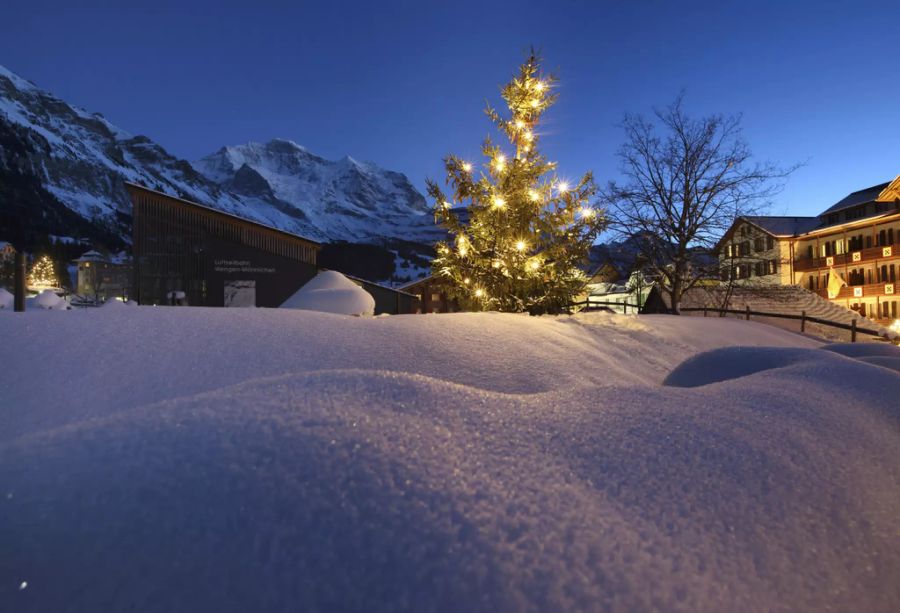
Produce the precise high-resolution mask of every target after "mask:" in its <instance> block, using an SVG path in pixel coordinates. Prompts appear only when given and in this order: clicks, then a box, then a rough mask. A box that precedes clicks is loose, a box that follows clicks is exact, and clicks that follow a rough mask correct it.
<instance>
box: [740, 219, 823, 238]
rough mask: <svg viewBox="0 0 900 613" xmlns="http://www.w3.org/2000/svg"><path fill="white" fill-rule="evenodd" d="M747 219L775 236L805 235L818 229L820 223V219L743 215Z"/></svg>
mask: <svg viewBox="0 0 900 613" xmlns="http://www.w3.org/2000/svg"><path fill="white" fill-rule="evenodd" d="M741 219H745V220H747V221H749V222H750V223H752V224H753V225H754V226H757V227H759V228H760V229H761V230H764V231H765V232H768V233H769V234H771V235H773V236H797V235H799V234H805V233H806V232H809V231H810V230H813V229H815V228H816V226H818V225H819V223H820V221H819V218H818V217H779V216H768V215H742V216H741Z"/></svg>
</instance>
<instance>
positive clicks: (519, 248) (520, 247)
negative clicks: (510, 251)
mask: <svg viewBox="0 0 900 613" xmlns="http://www.w3.org/2000/svg"><path fill="white" fill-rule="evenodd" d="M526 246H527V245H526V244H525V241H517V242H516V251H525V247H526Z"/></svg>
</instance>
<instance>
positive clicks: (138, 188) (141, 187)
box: [125, 181, 322, 248]
mask: <svg viewBox="0 0 900 613" xmlns="http://www.w3.org/2000/svg"><path fill="white" fill-rule="evenodd" d="M125 187H126V189H128V191H129V195H131V197H132V200H133V199H134V194H135V192H139V191H143V192H148V193H150V194H154V195H157V196H162V197H164V198H168V199H169V200H175V201H176V202H181V203H183V204H187V205H190V206H193V207H197V208H200V209H205V210H206V211H209V212H210V213H213V214H216V215H221V216H223V217H230V218H231V219H234V220H236V221H238V222H241V223H245V224H250V225H253V226H256V227H258V228H265V229H266V230H269V231H272V232H277V233H278V234H283V235H285V236H289V237H290V238H293V239H298V240H301V241H304V242H306V243H309V244H310V245H313V246H314V247H316V248H321V247H322V243H320V242H318V241H314V240H313V239H311V238H306V237H305V236H300V235H299V234H294V233H293V232H288V231H287V230H282V229H280V228H276V227H275V226H270V225H268V224H264V223H260V222H258V221H253V220H252V219H247V218H245V217H240V216H238V215H235V214H234V213H228V212H225V211H222V210H219V209H216V208H213V207H211V206H209V205H206V204H200V203H199V202H194V201H193V200H187V199H186V198H180V197H178V196H172V195H171V194H167V193H165V192H161V191H159V190H155V189H152V188H149V187H146V186H144V185H140V184H139V183H132V182H131V181H125Z"/></svg>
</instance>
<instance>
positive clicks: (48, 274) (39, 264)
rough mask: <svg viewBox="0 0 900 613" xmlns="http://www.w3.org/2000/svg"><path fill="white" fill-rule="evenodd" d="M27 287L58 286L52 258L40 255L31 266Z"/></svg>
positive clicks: (49, 287) (50, 287)
mask: <svg viewBox="0 0 900 613" xmlns="http://www.w3.org/2000/svg"><path fill="white" fill-rule="evenodd" d="M28 287H30V288H31V289H35V290H44V289H54V288H57V287H59V280H58V279H57V278H56V272H54V265H53V260H51V259H50V258H49V256H46V255H42V256H41V257H39V258H38V259H37V260H36V261H35V262H34V264H33V265H32V266H31V272H30V273H29V275H28Z"/></svg>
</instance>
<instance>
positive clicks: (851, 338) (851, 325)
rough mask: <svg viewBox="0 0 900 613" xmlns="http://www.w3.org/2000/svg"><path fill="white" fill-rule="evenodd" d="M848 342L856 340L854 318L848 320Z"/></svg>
mask: <svg viewBox="0 0 900 613" xmlns="http://www.w3.org/2000/svg"><path fill="white" fill-rule="evenodd" d="M850 342H851V343H855V342H856V320H855V319H854V320H853V321H852V322H850Z"/></svg>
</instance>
